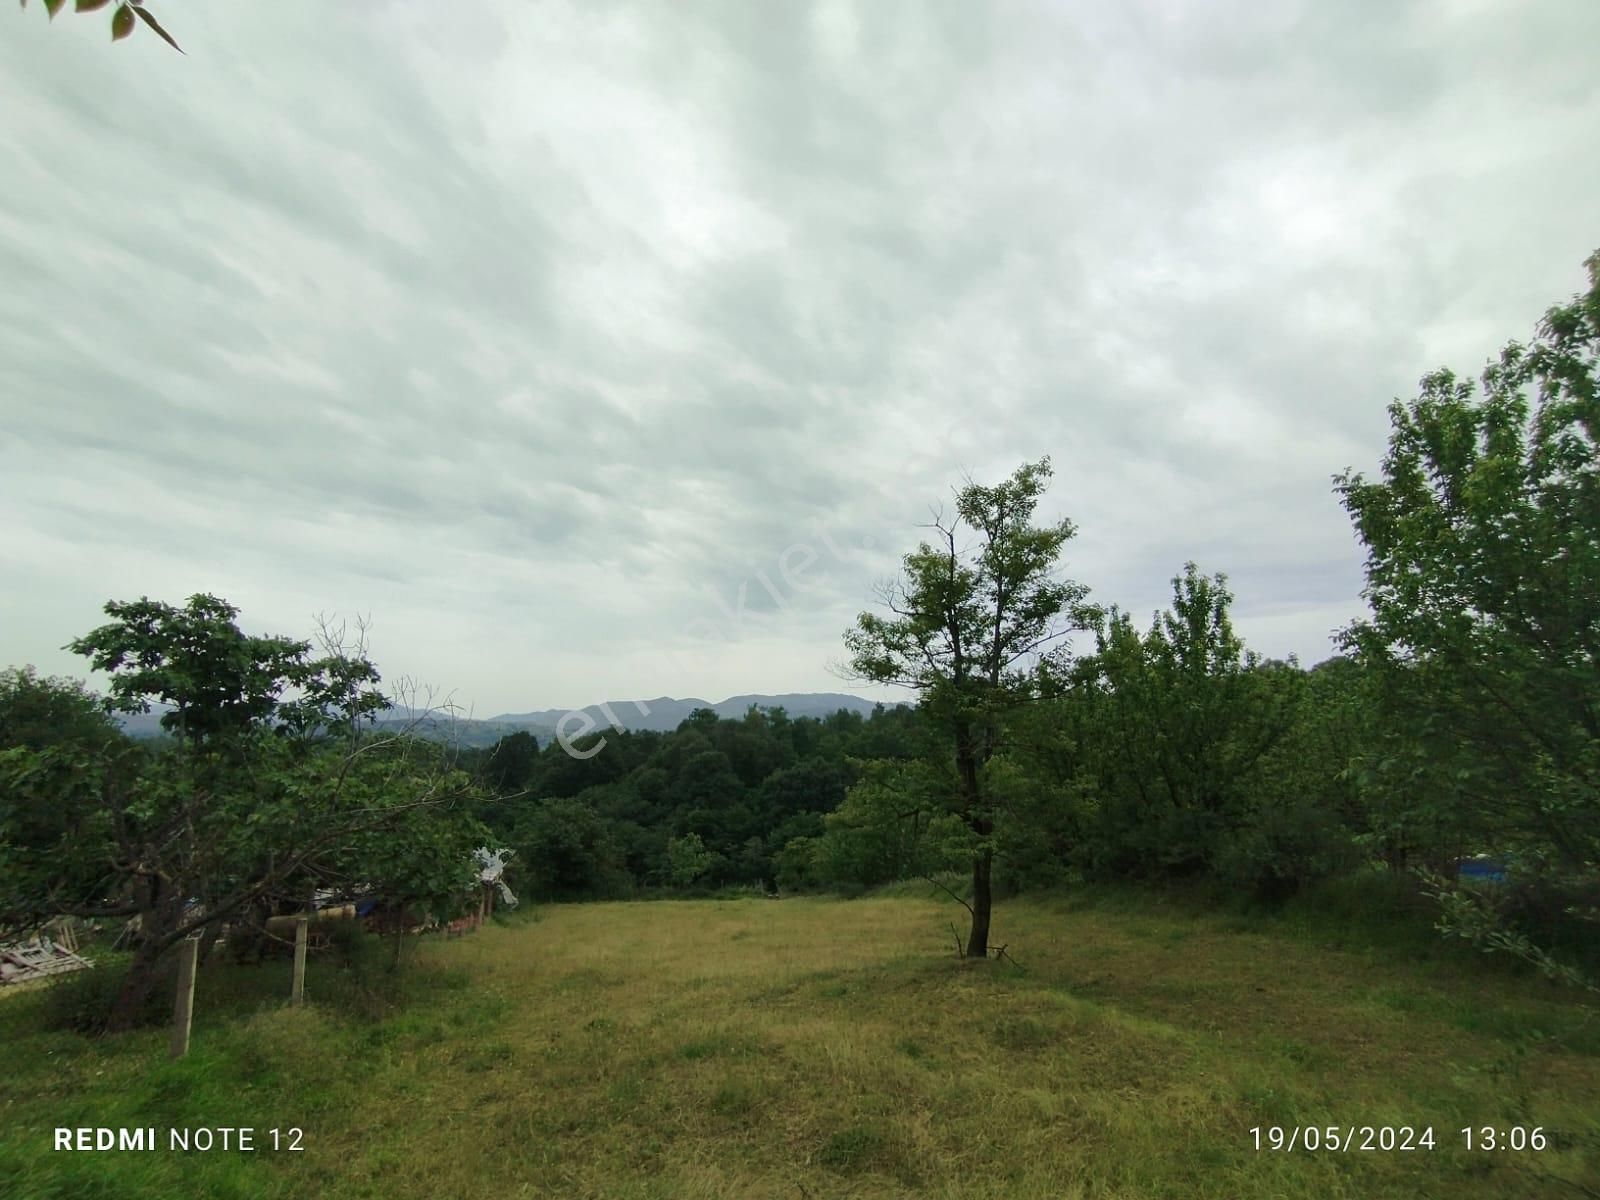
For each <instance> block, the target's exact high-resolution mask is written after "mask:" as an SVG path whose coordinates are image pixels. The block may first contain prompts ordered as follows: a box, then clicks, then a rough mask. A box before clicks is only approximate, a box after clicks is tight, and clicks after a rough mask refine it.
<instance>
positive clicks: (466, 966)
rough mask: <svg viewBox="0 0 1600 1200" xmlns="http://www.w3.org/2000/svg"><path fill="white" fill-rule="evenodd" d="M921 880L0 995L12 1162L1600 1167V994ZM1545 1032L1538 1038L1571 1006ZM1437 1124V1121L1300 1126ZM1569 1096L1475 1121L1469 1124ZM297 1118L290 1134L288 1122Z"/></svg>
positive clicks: (1516, 1177) (1160, 1176)
mask: <svg viewBox="0 0 1600 1200" xmlns="http://www.w3.org/2000/svg"><path fill="white" fill-rule="evenodd" d="M958 915H960V910H959V909H958V908H957V907H956V906H955V905H953V904H951V903H948V902H940V901H935V900H930V899H925V898H922V897H919V896H917V895H914V894H913V895H907V896H902V897H894V898H876V899H867V900H856V901H836V900H822V899H815V900H813V899H798V900H785V901H782V902H779V903H772V902H768V901H763V900H723V901H716V900H708V901H689V902H673V903H664V902H663V903H611V904H595V905H582V906H568V907H555V908H546V909H543V910H541V911H540V912H539V913H537V914H536V915H535V916H534V917H533V918H531V919H521V918H519V919H517V920H514V921H513V922H512V923H509V924H506V925H502V926H495V927H489V928H486V929H484V930H482V931H480V932H479V933H478V934H476V935H474V936H472V937H469V938H464V939H460V940H458V941H452V942H440V941H434V942H431V943H426V944H424V945H423V946H422V947H420V948H419V950H418V954H417V961H416V962H415V963H414V964H413V968H412V969H411V970H410V971H409V972H407V973H405V974H404V975H402V976H401V982H400V983H398V984H396V983H393V982H391V981H389V977H388V976H385V975H383V974H382V973H378V974H376V975H374V976H372V977H371V978H372V979H375V980H376V983H362V982H361V981H360V980H359V979H358V978H354V977H352V976H351V975H350V974H349V973H348V972H344V973H341V972H340V971H339V970H338V969H336V968H334V967H332V966H329V965H324V964H313V967H312V971H311V974H310V978H309V985H308V990H309V994H310V996H311V999H312V1003H311V1005H310V1006H308V1007H307V1008H305V1009H301V1010H289V1009H287V1008H284V1007H282V1005H281V1002H280V1000H279V999H278V998H277V996H278V994H279V993H280V992H281V991H282V990H284V989H286V986H287V969H286V967H285V966H283V965H282V964H276V965H269V966H266V967H262V968H251V969H242V968H240V969H224V970H220V971H216V972H207V973H206V974H207V975H209V976H210V978H209V979H208V980H207V981H206V985H205V987H203V988H202V991H201V998H200V1001H199V1004H198V1009H197V1011H198V1018H197V1025H196V1030H195V1035H194V1048H193V1051H192V1052H191V1054H190V1056H189V1057H188V1058H187V1059H185V1060H183V1061H181V1062H176V1063H171V1062H167V1061H165V1059H164V1051H165V1034H164V1033H163V1032H160V1031H149V1032H140V1033H134V1034H127V1035H122V1036H118V1037H108V1038H102V1039H99V1040H86V1039H83V1038H81V1037H78V1036H76V1035H72V1034H65V1033H52V1032H48V1031H46V1030H45V1028H44V1024H43V1018H44V1015H45V1012H46V1004H47V1001H46V999H45V997H43V996H41V995H39V994H31V995H24V996H18V997H15V998H12V999H10V1000H7V1001H4V1002H3V1003H0V1026H3V1032H4V1045H5V1051H6V1066H7V1070H6V1071H5V1072H4V1073H0V1180H4V1182H5V1189H4V1190H5V1194H6V1195H7V1196H8V1197H17V1198H19V1200H34V1198H37V1197H62V1198H63V1200H65V1198H67V1197H72V1198H74V1200H76V1198H78V1197H99V1196H104V1197H113V1196H114V1197H118V1198H119V1200H121V1198H125V1197H129V1198H140V1197H152V1198H154V1197H170V1196H208V1197H209V1196H218V1197H277V1196H283V1197H288V1196H310V1195H315V1196H326V1197H379V1196H381V1197H383V1198H384V1200H407V1198H411V1197H419V1198H420V1197H430V1198H431V1197H446V1196H451V1197H453V1196H460V1195H495V1196H500V1197H518V1196H571V1197H614V1198H619V1200H646V1198H657V1197H659V1198H666V1197H726V1198H728V1200H734V1198H737V1200H747V1198H758V1197H783V1198H785V1200H808V1198H821V1197H845V1196H849V1197H890V1196H919V1197H920V1196H928V1197H957V1196H962V1197H991V1196H992V1197H1018V1198H1023V1200H1029V1198H1039V1200H1044V1198H1045V1197H1049V1198H1050V1200H1060V1198H1072V1197H1130V1198H1131V1197H1191V1196H1193V1197H1219V1198H1220V1197H1258V1196H1259V1197H1267V1196H1272V1197H1288V1198H1291V1200H1295V1198H1301V1197H1304V1198H1310V1197H1318V1198H1322V1197H1363V1198H1366V1197H1408V1198H1409V1197H1417V1196H1441V1197H1442V1196H1450V1197H1538V1196H1562V1195H1569V1196H1577V1195H1581V1194H1583V1193H1582V1192H1581V1191H1580V1190H1577V1189H1578V1188H1581V1187H1587V1188H1590V1189H1600V1156H1597V1153H1596V1137H1597V1132H1600V1131H1597V1129H1596V1116H1595V1114H1597V1113H1600V1029H1597V1028H1596V1026H1597V1025H1600V1022H1596V1021H1590V1022H1587V1023H1586V1022H1585V1019H1584V1014H1583V1012H1582V1011H1581V1010H1580V1009H1579V1007H1578V1006H1577V1005H1575V1004H1574V1002H1573V998H1572V997H1571V996H1570V995H1567V994H1563V993H1561V992H1558V991H1555V990H1554V989H1553V988H1552V987H1550V986H1549V985H1545V984H1542V983H1541V982H1540V981H1538V980H1536V979H1527V978H1519V977H1515V976H1511V975H1507V974H1505V973H1503V972H1496V971H1493V970H1487V969H1485V968H1484V966H1483V964H1482V963H1480V962H1479V961H1478V960H1475V959H1472V958H1470V957H1468V956H1462V955H1459V954H1450V953H1443V954H1440V955H1436V956H1429V957H1426V958H1420V957H1398V956H1396V955H1394V954H1393V953H1392V952H1391V953H1387V954H1384V953H1378V952H1375V951H1374V950H1373V949H1372V947H1371V946H1370V945H1366V946H1363V945H1360V944H1356V943H1353V942H1352V943H1350V944H1346V945H1339V944H1335V943H1334V942H1333V941H1331V940H1330V939H1328V938H1327V937H1326V936H1325V934H1326V933H1327V929H1326V928H1325V927H1324V926H1323V925H1321V924H1319V923H1318V922H1317V921H1316V920H1314V919H1310V918H1307V919H1304V920H1302V919H1299V918H1296V917H1295V916H1294V914H1293V913H1290V914H1289V915H1287V916H1279V917H1277V918H1268V917H1265V916H1258V917H1241V916H1239V915H1237V914H1234V915H1217V914H1206V913H1202V912H1197V911H1195V910H1193V909H1192V908H1190V907H1187V906H1184V905H1182V904H1176V905H1172V904H1162V903H1158V902H1154V901H1151V900H1150V899H1149V898H1148V897H1146V898H1144V899H1142V900H1141V899H1140V898H1138V897H1136V896H1132V895H1113V896H1110V897H1109V898H1106V896H1104V895H1102V896H1101V898H1100V899H1098V900H1095V901H1093V902H1088V901H1084V900H1081V899H1074V898H1071V897H1068V898H1064V899H1057V900H1044V901H1041V900H1020V901H1011V902H1007V903H1005V904H1003V905H1002V906H1001V907H1000V909H999V912H998V919H997V923H996V931H995V932H996V936H997V940H998V941H1000V942H1004V943H1007V944H1008V945H1009V947H1010V952H1011V954H1012V955H1014V957H1015V958H1016V959H1017V960H1018V962H1019V963H1020V964H1021V966H1020V967H1017V966H1013V965H1010V964H1006V963H995V962H990V963H970V962H961V961H959V960H957V959H956V958H955V956H954V953H953V942H952V939H951V935H950V930H949V922H950V920H951V919H952V917H954V916H958ZM1535 1035H1538V1036H1535ZM1330 1124H1331V1125H1383V1124H1392V1125H1411V1126H1424V1125H1426V1126H1431V1127H1432V1128H1433V1129H1434V1132H1435V1136H1436V1138H1437V1141H1438V1148H1437V1149H1435V1150H1433V1151H1431V1152H1428V1151H1417V1152H1413V1153H1410V1154H1402V1153H1399V1152H1391V1153H1380V1152H1367V1153H1357V1152H1350V1153H1346V1154H1338V1153H1323V1154H1315V1155H1313V1154H1306V1153H1304V1152H1301V1153H1297V1154H1284V1153H1270V1152H1266V1151H1258V1150H1256V1149H1254V1147H1253V1144H1252V1135H1251V1132H1250V1131H1251V1129H1252V1127H1255V1126H1265V1125H1280V1126H1290V1125H1318V1126H1326V1125H1330ZM1469 1124H1470V1125H1474V1126H1481V1125H1485V1124H1489V1125H1496V1126H1499V1127H1505V1126H1507V1125H1512V1124H1521V1125H1540V1126H1543V1127H1545V1129H1546V1130H1547V1131H1548V1132H1549V1133H1550V1134H1551V1137H1552V1142H1553V1143H1554V1145H1553V1146H1552V1148H1551V1149H1548V1150H1546V1151H1544V1152H1543V1153H1542V1154H1532V1153H1522V1154H1512V1153H1507V1152H1500V1153H1496V1154H1488V1153H1483V1152H1477V1153H1472V1154H1469V1153H1467V1152H1466V1151H1465V1150H1464V1149H1462V1148H1461V1144H1460V1143H1461V1138H1460V1135H1459V1134H1458V1132H1457V1131H1458V1130H1459V1129H1460V1128H1461V1127H1462V1126H1464V1125H1469ZM77 1125H113V1126H115V1125H129V1126H135V1125H137V1126H147V1125H156V1126H158V1127H161V1128H162V1129H165V1128H166V1127H168V1126H193V1125H210V1126H220V1125H248V1126H252V1127H254V1128H256V1129H257V1130H258V1131H260V1130H265V1129H270V1128H272V1127H277V1128H280V1129H283V1128H287V1127H290V1126H297V1127H300V1128H302V1129H303V1130H304V1131H305V1133H304V1146H305V1149H304V1151H303V1152H300V1153H295V1154H291V1153H288V1152H278V1153H273V1152H271V1151H270V1150H261V1151H257V1152H256V1153H254V1154H249V1155H244V1154H237V1153H234V1154H223V1153H220V1152H212V1153H210V1154H189V1155H184V1154H171V1153H167V1152H164V1151H163V1152H161V1153H154V1154H139V1153H104V1154H93V1153H84V1154H78V1153H71V1154H69V1153H58V1152H53V1151H52V1150H51V1149H50V1146H51V1131H52V1129H53V1128H54V1127H56V1126H77ZM260 1140H261V1134H259V1133H258V1143H259V1142H260Z"/></svg>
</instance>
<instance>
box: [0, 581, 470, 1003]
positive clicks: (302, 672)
mask: <svg viewBox="0 0 1600 1200" xmlns="http://www.w3.org/2000/svg"><path fill="white" fill-rule="evenodd" d="M106 611H107V613H108V614H110V615H112V616H114V617H116V618H118V619H117V620H116V621H114V622H113V623H112V624H109V625H106V626H102V627H101V628H99V629H96V630H94V631H93V632H92V633H90V634H89V635H87V636H86V637H84V638H81V639H78V640H77V641H75V642H73V643H72V644H71V647H70V648H71V649H73V650H75V651H76V652H78V653H80V654H84V655H86V656H88V657H90V658H91V659H92V661H93V663H94V665H95V666H96V668H98V669H101V670H107V671H110V672H112V674H113V676H114V678H113V680H112V683H111V695H110V696H109V697H108V699H107V701H106V704H107V707H109V708H111V709H113V710H121V711H139V710H141V709H144V708H146V707H147V706H148V703H149V701H150V700H151V699H152V698H155V699H160V700H163V701H165V702H167V703H170V704H172V705H173V706H174V707H173V711H172V712H171V713H169V714H168V715H167V716H166V717H164V718H163V721H164V723H165V724H166V725H167V727H168V729H169V730H170V731H172V732H173V733H174V734H175V735H176V744H175V746H174V747H173V748H172V749H171V750H169V751H165V752H162V753H158V754H154V755H146V754H145V753H144V752H143V751H142V750H140V749H138V748H129V747H127V746H126V745H125V744H124V745H116V744H113V745H111V746H110V747H109V748H104V749H102V748H100V747H97V746H94V745H89V746H84V745H81V744H74V743H72V742H62V743H57V744H53V745H48V746H45V747H43V748H42V749H31V748H29V747H26V746H18V747H15V748H13V749H11V750H7V751H5V752H4V753H3V754H0V795H4V796H5V797H6V802H5V805H4V806H3V807H0V854H3V855H4V856H5V860H6V861H5V862H4V864H0V865H4V866H5V867H6V868H7V876H8V886H7V888H6V889H5V892H4V896H5V899H6V902H7V905H8V911H7V912H6V913H5V914H4V916H5V917H6V918H7V919H8V920H9V921H10V922H12V923H26V922H27V921H29V920H33V919H38V918H41V917H48V916H54V915H57V914H68V915H76V916H85V917H136V918H137V919H138V924H139V940H138V944H137V947H136V950H135V954H134V959H133V962H132V965H131V968H130V970H129V973H128V975H127V977H126V980H125V982H124V985H123V989H122V992H121V994H120V995H119V997H118V1000H117V1006H116V1011H115V1012H114V1013H113V1014H112V1028H118V1027H123V1026H125V1025H126V1024H127V1023H129V1022H130V1021H131V1020H132V1019H133V1017H134V1015H135V1014H136V1013H137V1012H138V1010H139V1009H140V1008H141V1007H142V1005H143V1001H144V998H145V997H146V996H147V995H148V994H149V992H150V990H151V988H152V987H153V986H154V984H155V981H156V978H157V968H158V966H159V964H160V961H161V959H162V958H163V956H164V955H165V954H166V952H167V951H168V950H169V949H170V948H171V947H172V946H174V945H175V944H176V943H177V942H178V941H180V940H181V939H182V938H184V937H186V936H188V935H190V934H192V933H196V932H199V931H202V930H204V931H206V932H207V933H208V934H210V937H208V938H205V939H203V941H204V943H205V944H206V945H209V944H210V942H212V941H214V940H215V934H216V932H217V929H218V926H219V925H220V924H221V923H222V922H223V921H226V920H230V919H237V918H238V917H240V916H241V915H242V914H245V913H247V912H249V911H250V910H251V909H252V908H254V907H256V906H257V905H259V904H260V903H261V902H263V901H280V900H282V901H290V902H295V903H299V904H303V903H304V902H305V901H306V899H307V898H308V896H309V893H310V892H311V890H312V888H313V887H316V886H324V887H326V886H334V887H339V886H354V885H355V884H356V883H359V882H363V881H367V878H368V870H369V868H368V866H367V864H366V863H365V862H364V861H363V852H364V851H370V848H371V846H372V844H373V839H375V838H391V839H399V840H400V841H402V842H403V841H406V840H407V839H408V838H409V839H410V841H411V842H412V843H413V847H414V846H415V844H416V842H417V839H416V838H415V837H412V836H411V835H412V834H413V833H414V832H415V829H414V825H415V822H417V821H425V820H432V819H434V818H435V817H437V816H438V814H439V813H441V812H445V811H447V810H450V809H453V808H455V807H456V806H457V805H458V804H459V805H465V804H466V803H467V802H468V801H469V800H470V799H471V798H472V792H471V787H470V781H469V780H468V779H467V777H466V776H465V774H464V773H462V772H459V771H455V770H452V769H451V768H450V766H449V764H448V763H447V762H445V761H444V759H443V756H442V755H441V754H440V752H439V750H438V748H437V747H429V746H426V745H425V744H423V743H420V742H418V741H417V740H416V739H413V738H409V737H403V736H395V735H386V736H377V735H374V734H372V733H370V732H365V731H364V730H363V720H364V718H365V717H367V716H369V715H370V714H372V713H375V712H377V711H381V710H382V709H383V708H385V707H386V706H387V701H386V700H385V698H384V697H383V696H382V695H381V694H379V693H377V692H376V691H375V690H373V688H372V687H371V685H372V684H375V683H376V682H378V673H377V671H376V669H375V668H374V667H373V666H372V664H371V663H370V662H369V661H368V660H367V659H366V656H365V651H364V646H358V647H357V648H356V650H355V651H353V652H347V651H346V650H345V649H344V647H343V645H342V641H341V639H342V636H343V634H342V631H340V632H339V633H337V634H336V633H333V632H332V631H329V630H327V628H326V627H324V638H323V651H324V653H323V654H322V655H321V656H320V657H317V658H315V659H313V658H312V657H311V654H310V650H311V647H310V644H309V643H306V642H294V641H291V640H290V639H286V638H251V637H247V636H245V635H244V634H243V633H241V632H240V631H239V629H238V628H237V626H235V625H234V623H233V617H234V616H235V614H236V610H235V609H233V608H232V607H231V606H230V605H227V604H226V603H224V602H223V601H221V600H218V599H217V598H216V597H212V596H195V597H193V598H191V600H190V601H189V604H188V606H187V607H185V608H183V609H175V608H172V607H170V606H167V605H164V604H158V603H155V602H153V601H150V600H148V599H143V600H140V601H138V602H135V603H132V604H119V603H117V602H112V603H110V604H108V605H107V606H106ZM40 814H50V819H49V820H41V819H39V818H40ZM463 819H465V818H463ZM426 840H427V842H428V844H429V845H433V846H436V847H439V848H440V853H443V852H444V850H443V846H444V843H443V842H441V841H440V840H439V839H437V838H433V839H426ZM396 857H397V858H399V857H401V856H399V855H396ZM448 874H449V866H448V864H447V865H445V866H444V867H440V866H439V863H438V861H437V860H434V861H431V862H424V861H422V859H421V858H420V857H419V856H418V854H417V853H410V857H409V859H408V861H407V862H406V863H405V864H403V869H397V870H396V871H395V872H392V873H391V876H392V878H391V879H390V880H386V881H385V882H397V881H403V882H404V883H405V884H406V886H407V887H409V888H411V889H412V890H413V891H418V890H421V891H427V890H428V889H429V886H431V885H425V883H422V882H419V878H432V879H440V878H444V877H446V876H448Z"/></svg>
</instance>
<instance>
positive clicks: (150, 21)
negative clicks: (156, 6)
mask: <svg viewBox="0 0 1600 1200" xmlns="http://www.w3.org/2000/svg"><path fill="white" fill-rule="evenodd" d="M110 3H111V0H74V2H73V6H72V7H73V11H74V12H81V13H83V12H98V11H99V10H100V9H102V8H104V7H105V6H106V5H108V4H110ZM66 6H67V0H44V9H45V12H46V13H47V14H48V15H49V17H50V19H51V20H52V21H54V20H55V19H56V14H57V13H58V12H60V11H61V10H62V9H63V8H65V7H66ZM22 7H23V8H27V7H28V0H22ZM135 18H137V19H138V20H140V21H143V22H144V23H145V24H146V25H148V26H149V27H150V28H151V29H153V30H154V31H155V32H156V33H157V34H158V35H159V36H160V38H161V40H162V41H164V42H166V43H167V45H169V46H171V47H172V48H173V49H174V50H176V51H177V52H178V53H179V54H182V53H183V47H182V46H180V45H178V43H177V42H176V41H174V40H173V38H172V35H171V34H170V33H168V32H167V31H166V30H165V29H163V28H162V26H161V22H160V21H157V20H156V18H155V14H154V13H152V12H151V11H150V10H149V9H148V8H146V7H145V6H144V0H126V2H125V3H122V4H118V5H117V7H116V9H115V10H113V12H112V14H111V40H112V41H113V42H120V41H121V40H122V39H123V38H125V37H127V36H128V35H129V34H131V33H132V32H133V29H134V20H135Z"/></svg>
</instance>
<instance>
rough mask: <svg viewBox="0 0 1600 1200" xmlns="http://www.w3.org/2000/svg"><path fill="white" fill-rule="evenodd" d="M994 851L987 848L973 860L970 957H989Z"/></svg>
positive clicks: (968, 953) (968, 940) (968, 944)
mask: <svg viewBox="0 0 1600 1200" xmlns="http://www.w3.org/2000/svg"><path fill="white" fill-rule="evenodd" d="M993 866H994V852H993V851H992V850H985V851H984V852H983V853H982V854H980V855H978V857H977V858H975V859H973V860H972V933H971V936H969V937H968V938H967V957H968V958H988V957H989V912H990V909H991V908H992V907H993V904H994V894H993V891H992V890H991V888H990V886H989V875H990V869H991V868H992V867H993Z"/></svg>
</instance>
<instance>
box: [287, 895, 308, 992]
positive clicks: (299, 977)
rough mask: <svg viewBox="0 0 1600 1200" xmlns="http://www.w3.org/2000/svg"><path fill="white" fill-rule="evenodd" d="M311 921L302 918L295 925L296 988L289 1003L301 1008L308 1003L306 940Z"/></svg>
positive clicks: (304, 917)
mask: <svg viewBox="0 0 1600 1200" xmlns="http://www.w3.org/2000/svg"><path fill="white" fill-rule="evenodd" d="M310 926H311V919H310V918H309V917H306V916H302V917H301V918H300V919H299V920H298V921H296V922H295V923H294V987H293V989H292V990H291V991H290V993H289V1003H290V1004H291V1005H293V1006H294V1007H295V1008H299V1007H300V1006H301V1005H302V1004H304V1003H305V1002H306V939H307V934H308V931H309V929H310Z"/></svg>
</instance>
